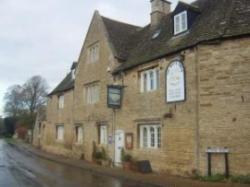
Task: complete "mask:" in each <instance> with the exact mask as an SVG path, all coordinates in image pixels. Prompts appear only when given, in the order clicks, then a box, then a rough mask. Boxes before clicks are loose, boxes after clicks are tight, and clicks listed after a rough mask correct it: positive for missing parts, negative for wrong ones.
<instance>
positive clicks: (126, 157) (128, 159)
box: [121, 149, 132, 170]
mask: <svg viewBox="0 0 250 187" xmlns="http://www.w3.org/2000/svg"><path fill="white" fill-rule="evenodd" d="M121 159H122V167H123V169H124V170H131V168H132V156H131V155H130V154H128V153H125V150H124V149H122V152H121Z"/></svg>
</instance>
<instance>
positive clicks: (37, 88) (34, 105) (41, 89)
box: [22, 76, 48, 114]
mask: <svg viewBox="0 0 250 187" xmlns="http://www.w3.org/2000/svg"><path fill="white" fill-rule="evenodd" d="M47 91H48V84H47V81H46V80H45V79H44V78H42V77H41V76H33V77H31V78H30V79H29V80H27V82H26V83H25V84H24V85H23V91H22V100H23V104H24V106H25V107H26V108H27V109H28V111H29V113H30V114H34V113H35V112H36V111H37V109H38V108H39V107H41V106H43V105H45V103H46V99H47V94H48V92H47Z"/></svg>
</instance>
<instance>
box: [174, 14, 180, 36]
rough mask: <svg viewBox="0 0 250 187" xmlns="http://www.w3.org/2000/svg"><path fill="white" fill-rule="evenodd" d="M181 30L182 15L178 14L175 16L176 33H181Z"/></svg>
mask: <svg viewBox="0 0 250 187" xmlns="http://www.w3.org/2000/svg"><path fill="white" fill-rule="evenodd" d="M179 32H180V16H179V15H177V16H176V17H175V33H179Z"/></svg>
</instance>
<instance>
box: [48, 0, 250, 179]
mask: <svg viewBox="0 0 250 187" xmlns="http://www.w3.org/2000/svg"><path fill="white" fill-rule="evenodd" d="M170 5H171V3H170V2H168V1H166V0H151V6H152V12H151V23H150V24H149V25H147V26H145V27H143V28H141V27H138V26H134V25H130V24H127V23H122V22H119V21H115V20H112V19H109V18H106V17H103V16H101V15H100V14H99V12H98V11H96V12H95V13H94V16H93V19H92V21H91V24H90V27H89V31H88V33H87V36H86V38H85V42H84V45H83V47H82V50H81V53H80V56H79V59H78V62H77V68H76V69H74V68H73V71H72V72H73V73H72V72H71V73H70V74H69V75H68V76H67V77H66V78H65V80H63V81H62V82H61V83H60V85H59V86H58V87H57V88H56V89H55V90H54V91H53V92H52V93H51V94H50V96H49V103H48V107H47V121H46V129H45V133H44V136H46V138H45V139H44V140H45V142H44V146H43V148H44V149H46V150H48V151H52V152H55V153H60V154H64V155H68V156H72V157H78V158H80V157H81V158H83V157H84V158H85V159H86V160H91V159H92V152H93V143H95V144H97V145H98V146H101V147H103V148H105V150H106V151H107V154H108V156H109V157H110V159H111V160H112V161H114V163H115V164H117V163H120V162H121V148H124V149H125V151H126V152H128V153H130V154H131V155H132V157H133V158H134V159H136V160H149V161H150V163H151V165H152V167H153V169H154V170H155V171H160V172H165V173H171V174H177V175H191V174H192V173H194V172H199V173H200V174H203V175H205V174H207V173H212V174H215V173H224V172H226V171H229V172H230V174H233V175H239V174H248V173H250V146H249V143H250V126H249V124H250V53H249V51H250V37H249V34H250V19H249V17H250V11H249V10H250V1H245V0H220V1H211V0H197V1H195V2H193V3H191V4H185V3H183V2H179V3H178V5H177V7H176V8H175V10H174V11H172V12H170ZM75 66H76V65H75ZM75 66H74V67H75ZM74 78H75V79H74ZM110 85H112V86H113V87H114V88H117V89H115V90H111V91H112V92H113V93H112V94H113V96H112V97H108V95H107V94H108V91H107V86H110ZM118 88H120V89H118ZM111 91H110V93H111ZM116 91H121V93H122V96H121V98H122V103H121V106H120V107H117V108H116V107H115V108H110V107H108V105H107V102H108V101H109V102H111V103H115V104H117V103H116V100H117V99H118V100H119V96H120V95H119V92H116ZM62 98H63V99H62ZM62 100H63V101H64V102H63V104H62ZM107 100H108V101H107ZM62 105H63V107H62ZM117 165H119V164H117Z"/></svg>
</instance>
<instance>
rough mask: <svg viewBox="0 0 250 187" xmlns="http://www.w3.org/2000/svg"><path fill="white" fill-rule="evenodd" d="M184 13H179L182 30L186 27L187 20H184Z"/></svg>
mask: <svg viewBox="0 0 250 187" xmlns="http://www.w3.org/2000/svg"><path fill="white" fill-rule="evenodd" d="M186 21H187V20H186V13H185V12H184V13H182V14H181V30H182V31H184V30H186V28H187V22H186Z"/></svg>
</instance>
